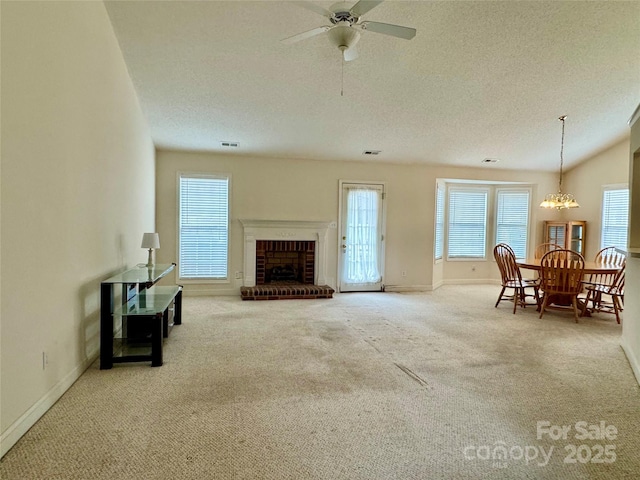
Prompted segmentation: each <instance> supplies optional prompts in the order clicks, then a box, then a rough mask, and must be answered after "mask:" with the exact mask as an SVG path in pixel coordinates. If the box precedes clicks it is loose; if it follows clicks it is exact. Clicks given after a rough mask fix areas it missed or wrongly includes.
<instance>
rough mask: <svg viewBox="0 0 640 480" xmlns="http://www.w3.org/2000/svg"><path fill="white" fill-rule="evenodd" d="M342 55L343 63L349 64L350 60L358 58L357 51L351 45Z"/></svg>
mask: <svg viewBox="0 0 640 480" xmlns="http://www.w3.org/2000/svg"><path fill="white" fill-rule="evenodd" d="M342 55H343V56H344V61H345V62H350V61H351V60H355V59H356V58H358V49H357V48H356V46H355V45H353V46H351V47H350V48H347V49H346V50H343V51H342Z"/></svg>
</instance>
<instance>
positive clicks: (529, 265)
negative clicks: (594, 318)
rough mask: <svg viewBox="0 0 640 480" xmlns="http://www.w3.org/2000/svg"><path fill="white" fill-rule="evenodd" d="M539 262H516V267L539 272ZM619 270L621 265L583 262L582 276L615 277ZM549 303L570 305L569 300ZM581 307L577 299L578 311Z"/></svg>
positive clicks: (589, 314) (533, 259) (586, 314)
mask: <svg viewBox="0 0 640 480" xmlns="http://www.w3.org/2000/svg"><path fill="white" fill-rule="evenodd" d="M541 260H542V259H540V258H527V259H521V260H516V265H518V267H519V268H524V269H526V270H535V271H540V269H541V267H540V261H541ZM621 269H622V266H621V265H615V264H613V263H603V262H593V261H589V262H586V261H585V262H584V276H585V277H587V278H588V276H590V275H598V274H601V275H615V274H616V273H618V272H619V271H620V270H621ZM551 303H554V304H556V305H565V306H566V305H567V304H568V305H571V300H567V299H564V298H554V299H552V301H551ZM583 306H584V300H583V299H581V298H578V310H580V311H582V309H583ZM538 310H540V306H538ZM584 315H585V316H586V317H590V316H591V312H589V310H588V309H586V311H585V313H584Z"/></svg>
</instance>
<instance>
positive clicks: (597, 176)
mask: <svg viewBox="0 0 640 480" xmlns="http://www.w3.org/2000/svg"><path fill="white" fill-rule="evenodd" d="M562 183H563V191H565V192H570V193H572V194H573V195H574V196H575V197H576V200H578V203H579V204H580V208H576V209H566V210H563V211H562V217H563V218H564V219H565V220H586V221H587V235H586V243H585V247H586V250H585V259H587V260H593V259H594V258H595V256H596V254H597V253H598V251H599V250H600V248H601V246H600V229H601V223H602V218H601V217H602V192H603V187H604V186H605V185H617V184H628V183H629V139H628V138H627V139H625V140H623V141H621V142H619V143H617V144H615V145H613V146H612V147H610V148H608V149H606V150H604V151H603V152H601V153H599V154H597V155H595V156H593V157H592V158H590V159H589V160H587V161H585V162H582V163H581V164H580V165H578V166H577V167H576V168H574V169H572V170H570V171H569V172H567V176H566V182H565V181H563V182H562Z"/></svg>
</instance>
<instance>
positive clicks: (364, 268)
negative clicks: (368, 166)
mask: <svg viewBox="0 0 640 480" xmlns="http://www.w3.org/2000/svg"><path fill="white" fill-rule="evenodd" d="M340 193H341V199H340V201H341V204H342V209H341V212H340V216H341V221H340V248H339V252H340V258H339V263H340V282H339V289H340V291H341V292H370V291H380V290H382V285H383V283H382V279H383V265H384V262H383V258H384V232H383V218H384V215H383V213H384V185H381V184H366V183H342V188H341V191H340Z"/></svg>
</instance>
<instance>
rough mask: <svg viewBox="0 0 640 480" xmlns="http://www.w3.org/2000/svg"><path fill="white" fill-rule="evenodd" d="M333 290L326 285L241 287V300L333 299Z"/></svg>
mask: <svg viewBox="0 0 640 480" xmlns="http://www.w3.org/2000/svg"><path fill="white" fill-rule="evenodd" d="M333 293H334V290H333V288H331V287H329V286H328V285H303V284H293V285H274V284H271V285H256V286H255V287H241V288H240V296H241V297H242V300H296V299H313V298H333Z"/></svg>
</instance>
